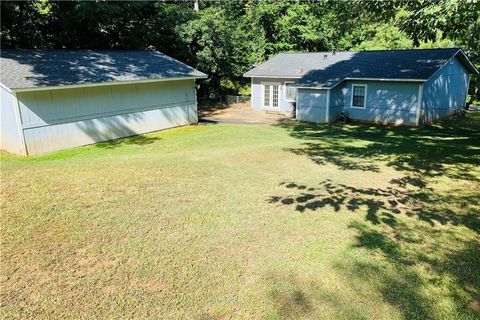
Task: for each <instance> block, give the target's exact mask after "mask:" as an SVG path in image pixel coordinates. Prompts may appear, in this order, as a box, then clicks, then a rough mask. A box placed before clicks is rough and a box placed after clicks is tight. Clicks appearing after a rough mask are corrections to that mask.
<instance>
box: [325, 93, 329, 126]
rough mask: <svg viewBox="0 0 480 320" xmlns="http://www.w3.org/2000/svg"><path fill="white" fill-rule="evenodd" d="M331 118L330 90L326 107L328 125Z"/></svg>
mask: <svg viewBox="0 0 480 320" xmlns="http://www.w3.org/2000/svg"><path fill="white" fill-rule="evenodd" d="M329 118H330V89H328V90H327V106H326V107H325V122H326V123H328V122H329Z"/></svg>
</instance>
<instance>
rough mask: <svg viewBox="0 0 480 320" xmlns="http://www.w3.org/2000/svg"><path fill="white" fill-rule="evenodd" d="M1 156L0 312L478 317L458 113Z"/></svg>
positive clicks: (474, 235)
mask: <svg viewBox="0 0 480 320" xmlns="http://www.w3.org/2000/svg"><path fill="white" fill-rule="evenodd" d="M1 157H2V162H1V178H2V181H1V182H2V188H1V193H2V194H1V202H0V205H1V207H0V208H1V212H2V223H1V234H2V237H1V246H2V251H1V264H2V267H1V271H0V275H1V278H0V281H1V288H0V295H1V296H0V300H1V306H0V307H1V313H2V317H3V318H39V317H40V318H81V317H88V318H92V317H98V318H117V317H121V318H177V319H181V318H195V319H223V318H238V319H240V318H242V319H243V318H255V319H258V318H262V319H263V318H268V319H291V318H302V319H305V318H306V319H319V318H326V319H371V318H377V319H475V318H478V317H479V316H480V304H479V303H478V301H480V272H479V266H480V239H479V231H480V230H479V229H480V222H479V221H480V220H479V219H480V213H479V212H480V197H479V193H478V190H479V186H480V181H479V179H480V167H479V164H480V117H479V115H478V114H476V113H469V114H468V116H467V117H466V118H463V119H458V120H457V121H445V122H443V123H439V124H437V125H435V126H433V127H428V128H423V129H412V128H397V127H386V126H375V125H342V126H340V125H317V124H310V123H301V122H288V123H284V124H281V125H277V126H268V125H259V126H251V125H220V124H218V125H210V124H207V125H199V126H191V127H184V128H178V129H173V130H167V131H163V132H158V133H153V134H148V135H145V136H139V137H133V138H129V139H121V140H116V141H113V142H108V143H102V144H99V145H95V146H88V147H83V148H77V149H72V150H68V151H63V152H58V153H53V154H49V155H46V156H42V157H34V158H17V157H14V156H9V155H1Z"/></svg>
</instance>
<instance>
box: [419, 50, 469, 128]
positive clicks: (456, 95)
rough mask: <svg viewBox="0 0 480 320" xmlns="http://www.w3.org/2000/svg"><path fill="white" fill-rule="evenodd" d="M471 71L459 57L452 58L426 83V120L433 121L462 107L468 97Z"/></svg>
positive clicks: (424, 100) (424, 103)
mask: <svg viewBox="0 0 480 320" xmlns="http://www.w3.org/2000/svg"><path fill="white" fill-rule="evenodd" d="M469 77H470V75H469V73H468V71H467V70H466V69H465V67H464V66H463V64H462V63H460V61H459V60H458V59H457V58H454V59H452V60H451V61H450V62H448V63H447V64H446V65H445V66H444V67H443V68H441V69H440V70H439V71H438V72H437V73H436V74H434V76H433V77H432V78H431V79H429V80H428V81H427V82H426V83H425V85H424V89H423V90H424V91H423V98H422V109H423V110H424V119H423V120H424V121H425V122H427V123H428V122H432V121H435V120H437V119H440V118H444V117H447V116H449V115H452V114H454V113H456V112H457V111H458V110H460V109H462V108H463V106H464V105H465V102H466V99H467V90H468V82H469Z"/></svg>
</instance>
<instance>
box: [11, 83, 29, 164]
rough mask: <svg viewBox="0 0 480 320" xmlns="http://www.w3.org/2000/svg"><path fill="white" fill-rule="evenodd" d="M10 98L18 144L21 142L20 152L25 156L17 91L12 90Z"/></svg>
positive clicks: (25, 147) (25, 149)
mask: <svg viewBox="0 0 480 320" xmlns="http://www.w3.org/2000/svg"><path fill="white" fill-rule="evenodd" d="M12 98H13V112H14V113H15V119H16V122H17V130H18V135H19V137H20V144H21V146H20V149H21V150H20V154H21V155H24V156H26V155H28V150H27V143H26V142H25V135H24V133H23V124H22V116H21V114H20V104H19V103H18V98H17V93H16V92H15V91H12Z"/></svg>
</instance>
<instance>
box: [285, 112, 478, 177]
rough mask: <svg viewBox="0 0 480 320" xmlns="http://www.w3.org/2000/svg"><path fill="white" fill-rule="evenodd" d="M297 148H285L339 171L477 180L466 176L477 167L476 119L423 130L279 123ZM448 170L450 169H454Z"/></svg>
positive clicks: (382, 126) (374, 126)
mask: <svg viewBox="0 0 480 320" xmlns="http://www.w3.org/2000/svg"><path fill="white" fill-rule="evenodd" d="M279 126H281V127H283V128H285V130H287V132H288V133H289V134H290V135H291V136H292V137H294V138H296V139H299V140H301V141H302V143H301V147H298V148H290V149H288V150H289V151H291V152H293V153H294V154H297V155H302V156H306V157H308V158H310V159H311V160H312V161H314V162H315V163H317V164H320V165H324V164H333V165H335V166H336V167H337V168H339V169H341V170H362V171H372V172H378V170H379V167H378V164H377V161H384V162H385V163H386V165H387V166H390V167H392V168H394V169H396V170H398V171H404V172H409V173H410V174H413V173H415V174H420V175H422V176H425V177H436V176H442V175H445V176H448V177H450V178H456V179H468V180H472V179H475V180H477V181H478V180H480V179H479V177H478V176H475V175H473V174H471V173H470V172H469V170H468V169H469V168H470V167H472V166H478V165H480V152H479V148H480V113H469V114H468V116H467V117H465V118H460V119H455V120H445V121H443V122H439V123H438V124H436V125H434V126H429V127H425V128H408V127H391V126H384V125H365V124H349V125H334V124H316V123H308V122H283V123H280V124H279ZM448 166H454V167H455V168H454V169H451V168H449V169H448V170H447V167H448Z"/></svg>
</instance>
